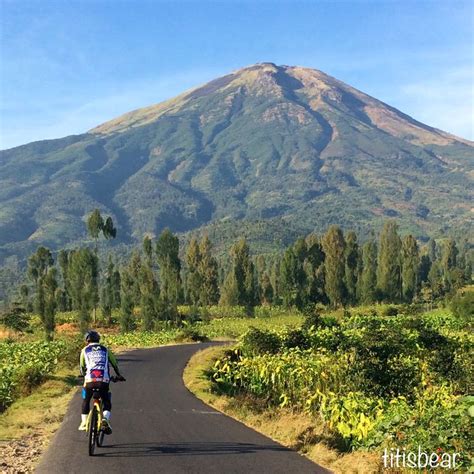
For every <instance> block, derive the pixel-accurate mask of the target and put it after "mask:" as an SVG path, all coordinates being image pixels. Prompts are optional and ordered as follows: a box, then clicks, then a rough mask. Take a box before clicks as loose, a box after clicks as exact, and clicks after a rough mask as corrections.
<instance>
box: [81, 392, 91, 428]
mask: <svg viewBox="0 0 474 474" xmlns="http://www.w3.org/2000/svg"><path fill="white" fill-rule="evenodd" d="M91 398H92V388H91V387H90V384H86V385H85V387H83V388H82V409H81V424H80V425H79V430H81V431H85V430H86V427H87V415H88V414H89V409H90V408H89V407H90V402H91Z"/></svg>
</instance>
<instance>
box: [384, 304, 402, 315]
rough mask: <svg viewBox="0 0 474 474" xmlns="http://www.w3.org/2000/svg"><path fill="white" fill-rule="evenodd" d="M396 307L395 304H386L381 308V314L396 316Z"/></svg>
mask: <svg viewBox="0 0 474 474" xmlns="http://www.w3.org/2000/svg"><path fill="white" fill-rule="evenodd" d="M397 314H398V308H397V307H396V306H386V307H385V308H383V309H382V316H396V315H397Z"/></svg>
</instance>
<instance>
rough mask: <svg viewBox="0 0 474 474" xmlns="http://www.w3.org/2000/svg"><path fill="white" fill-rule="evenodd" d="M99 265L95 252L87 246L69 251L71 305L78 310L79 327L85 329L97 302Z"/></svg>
mask: <svg viewBox="0 0 474 474" xmlns="http://www.w3.org/2000/svg"><path fill="white" fill-rule="evenodd" d="M98 277H99V265H98V257H97V254H96V253H95V252H93V251H91V250H90V249H88V248H81V249H78V250H75V251H73V252H71V254H70V260H69V281H70V289H71V297H72V302H73V306H74V308H75V309H77V310H78V311H79V314H78V318H79V327H80V329H81V331H85V330H86V329H87V328H88V326H89V323H90V313H91V311H92V309H93V308H95V307H97V302H98V296H99V295H98Z"/></svg>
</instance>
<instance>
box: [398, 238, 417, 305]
mask: <svg viewBox="0 0 474 474" xmlns="http://www.w3.org/2000/svg"><path fill="white" fill-rule="evenodd" d="M419 265H420V256H419V251H418V244H417V242H416V239H415V237H413V236H412V235H407V236H405V237H404V239H403V241H402V295H403V300H404V301H406V302H411V301H412V300H413V298H414V296H415V294H416V293H417V291H418V283H419V282H418V271H419Z"/></svg>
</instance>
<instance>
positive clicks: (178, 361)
mask: <svg viewBox="0 0 474 474" xmlns="http://www.w3.org/2000/svg"><path fill="white" fill-rule="evenodd" d="M208 345H209V344H189V345H181V346H169V347H161V348H157V349H142V350H136V351H133V352H127V353H125V354H123V355H122V357H120V358H119V364H120V366H121V370H122V372H123V373H124V374H125V376H126V378H127V382H126V383H120V384H113V386H112V392H113V396H112V405H113V409H112V420H111V421H112V423H111V424H112V427H113V429H114V432H113V434H112V435H110V436H108V437H106V440H105V446H104V447H103V448H97V449H96V456H94V457H89V456H88V454H87V439H86V436H85V435H84V433H83V432H79V431H78V430H77V427H78V424H79V418H80V417H79V412H80V393H79V390H78V393H77V394H75V396H74V398H73V400H72V402H71V404H70V406H69V409H68V411H67V414H66V417H65V420H64V422H63V424H62V425H61V427H60V429H59V430H58V432H57V433H56V435H55V437H54V439H53V441H52V443H51V446H50V448H49V449H48V451H47V452H46V454H45V456H44V457H43V459H42V462H41V464H40V465H39V467H38V469H37V471H36V472H38V473H88V474H91V473H103V474H105V473H127V474H128V473H135V472H137V473H167V474H174V473H206V474H208V473H254V472H255V473H259V474H263V473H284V474H290V473H298V474H299V473H302V474H306V473H312V474H314V473H324V472H328V471H325V470H324V469H323V468H320V467H319V466H317V465H316V464H313V463H312V462H310V461H308V460H307V459H305V458H304V457H303V456H301V455H299V454H298V453H296V452H294V451H291V450H289V449H286V448H284V447H283V446H281V445H279V444H277V443H275V442H273V441H272V440H270V439H268V438H266V437H265V436H262V435H260V434H259V433H257V432H255V431H253V430H252V429H249V428H247V427H246V426H244V425H243V424H241V423H239V422H238V421H235V420H233V419H232V418H229V417H227V416H225V415H223V414H221V413H220V412H217V411H216V410H214V409H213V408H211V407H209V406H208V405H205V404H204V403H202V402H201V401H200V400H198V399H197V398H196V397H194V396H193V395H192V394H191V393H190V392H189V391H188V390H187V389H186V387H185V386H184V384H183V381H182V378H181V377H182V372H183V369H184V367H185V365H186V363H187V361H188V359H189V358H190V357H191V355H192V354H193V353H194V352H196V351H198V350H200V349H202V348H204V347H206V346H208Z"/></svg>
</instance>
